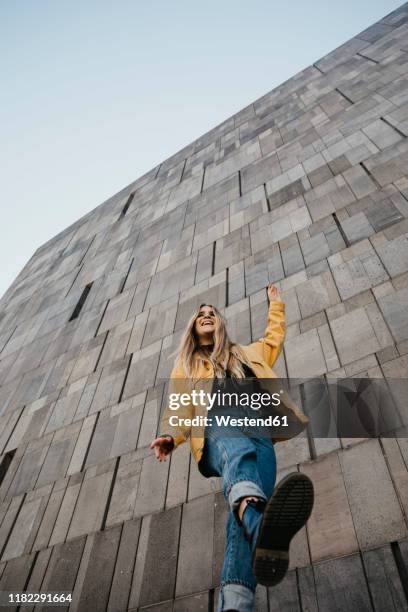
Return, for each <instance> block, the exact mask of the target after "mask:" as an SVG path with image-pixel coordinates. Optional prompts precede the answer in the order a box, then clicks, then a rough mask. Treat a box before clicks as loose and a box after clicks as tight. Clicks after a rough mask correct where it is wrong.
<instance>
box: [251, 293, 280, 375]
mask: <svg viewBox="0 0 408 612" xmlns="http://www.w3.org/2000/svg"><path fill="white" fill-rule="evenodd" d="M268 299H269V309H268V323H267V326H266V329H265V334H264V336H263V337H262V338H260V339H259V340H257V341H256V342H253V343H252V344H251V345H250V346H251V347H252V348H253V349H255V350H256V351H257V353H258V354H259V355H260V356H261V357H262V359H264V360H265V361H266V363H267V364H268V365H269V366H270V367H272V366H273V364H274V363H275V361H276V360H277V358H278V357H279V354H280V352H281V350H282V347H283V342H284V340H285V334H286V323H285V304H284V302H282V300H281V296H280V292H279V289H278V287H276V285H273V284H270V285H269V286H268Z"/></svg>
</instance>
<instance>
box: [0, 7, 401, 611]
mask: <svg viewBox="0 0 408 612" xmlns="http://www.w3.org/2000/svg"><path fill="white" fill-rule="evenodd" d="M407 136H408V3H407V4H405V5H403V6H402V7H401V8H400V9H398V10H396V11H394V12H393V13H391V14H390V15H387V16H386V17H384V19H382V20H380V21H379V22H378V23H376V24H374V25H372V26H371V27H369V28H368V29H367V30H365V31H364V32H361V33H360V34H358V35H357V36H355V37H354V38H353V39H351V40H350V41H348V42H347V43H345V44H344V45H342V46H341V47H339V48H338V49H336V50H335V51H333V52H332V53H330V54H329V55H327V56H325V57H323V58H322V59H320V60H319V61H317V62H316V63H315V64H313V66H309V67H307V68H305V70H303V71H302V72H300V73H299V74H297V75H295V76H294V77H293V78H291V79H290V80H288V81H286V82H285V83H283V84H282V85H280V86H279V87H277V88H275V89H274V90H272V91H271V92H269V93H268V94H266V95H265V96H264V97H262V98H260V99H259V100H257V101H255V102H254V103H253V104H250V105H249V106H248V107H246V108H244V109H243V110H242V111H240V112H239V113H237V114H236V115H234V116H232V117H230V118H229V119H227V120H226V121H225V122H224V123H222V124H221V125H219V126H217V127H216V128H214V129H213V130H212V131H210V132H208V133H207V134H204V135H203V136H202V137H201V138H198V139H197V140H196V141H195V142H193V143H192V144H191V145H189V146H187V147H185V149H183V150H182V151H180V152H178V153H177V154H175V155H174V156H173V157H171V158H169V159H167V160H166V161H164V162H163V163H161V164H159V165H158V166H157V167H155V168H153V170H151V171H150V172H149V173H147V174H146V175H144V176H142V177H141V178H139V179H138V180H136V181H135V182H134V183H132V184H131V185H129V186H128V187H126V188H125V189H123V190H122V191H121V192H120V193H119V194H117V195H116V196H114V197H112V198H111V199H109V200H108V201H106V202H104V203H103V204H102V205H101V206H99V207H98V208H96V209H95V210H93V211H92V212H90V213H89V214H88V215H86V216H85V217H83V218H82V219H80V220H79V221H77V222H76V223H75V224H73V225H72V226H70V227H68V228H67V229H66V230H65V231H64V232H62V233H60V234H59V235H57V236H56V237H55V238H52V239H51V240H50V241H49V242H47V243H46V244H44V245H43V246H42V247H41V248H39V249H38V251H37V252H36V253H35V254H34V255H33V257H32V258H31V259H30V261H29V262H28V263H27V265H26V266H25V268H24V269H23V270H22V272H21V273H20V274H19V276H18V277H17V279H16V280H15V282H14V283H13V285H12V286H11V287H10V289H9V290H8V291H7V293H6V294H5V296H4V297H3V298H2V300H1V302H0V307H1V313H0V351H1V353H0V385H1V386H0V398H1V402H0V415H1V416H0V452H1V453H2V457H1V460H2V463H1V485H0V503H1V505H0V555H1V556H0V559H1V561H0V590H10V589H16V590H24V589H26V590H29V591H30V590H31V591H39V590H43V591H44V590H48V591H50V590H55V591H57V590H73V592H74V603H73V604H72V606H71V609H72V610H81V611H82V610H84V611H85V610H86V611H88V610H105V609H108V610H110V611H116V612H120V611H125V610H133V611H135V610H140V611H142V610H150V612H170V611H173V612H192V611H196V610H205V611H207V610H210V611H211V610H212V609H213V606H214V603H215V601H216V599H217V587H218V583H219V573H220V566H221V562H222V557H223V545H224V541H223V539H224V521H225V516H226V506H225V503H224V501H223V498H222V494H221V493H220V483H219V481H218V480H217V479H212V480H206V479H204V478H202V477H201V476H200V474H199V473H198V471H197V468H196V465H195V464H194V462H193V460H192V459H191V457H190V453H189V448H188V445H184V446H182V447H180V448H179V449H178V450H177V451H176V452H175V453H174V455H173V456H172V458H171V461H170V462H165V463H158V462H156V460H155V459H154V456H153V455H152V452H151V451H150V450H149V448H148V445H149V443H150V441H151V439H152V438H153V437H154V436H155V434H156V431H157V423H158V417H159V413H160V410H161V409H162V397H163V382H162V379H163V378H164V377H166V376H168V374H169V372H170V369H171V367H172V358H171V356H170V355H171V353H172V351H174V350H175V348H176V346H177V343H178V341H179V338H180V334H181V331H182V329H183V327H184V325H185V323H186V320H187V318H188V317H189V315H190V313H191V311H192V309H193V308H194V307H195V306H196V305H197V304H198V303H200V302H201V301H202V300H206V301H211V302H212V303H215V304H217V305H218V306H219V307H220V308H221V309H222V310H223V312H224V313H225V316H226V318H227V320H228V324H229V329H230V330H231V334H232V336H233V337H234V338H235V339H236V340H237V341H239V342H241V343H249V342H251V341H252V340H256V339H257V338H258V337H260V336H261V335H262V333H263V331H264V327H265V322H266V312H267V295H266V290H265V287H266V285H267V283H268V282H276V283H278V284H279V286H280V288H281V290H282V291H283V298H284V300H285V302H286V304H287V322H288V332H287V339H286V343H285V347H284V351H283V353H282V354H281V356H280V358H279V361H278V363H277V366H276V371H277V373H278V374H279V375H281V376H288V375H289V376H297V377H316V376H323V375H330V376H339V377H345V376H348V377H351V376H368V377H375V378H378V377H382V376H384V375H386V376H402V377H406V376H407V375H408V240H407V236H408V138H407ZM276 450H277V454H278V462H279V478H280V477H282V476H283V475H284V474H286V473H287V472H289V471H293V470H300V471H302V472H304V473H307V474H308V475H310V476H311V478H312V479H313V482H314V484H315V489H316V505H315V509H314V512H313V514H312V517H311V519H310V521H309V523H308V526H307V529H303V530H302V531H301V532H300V533H299V534H298V535H297V537H296V539H295V541H294V543H293V548H292V556H291V570H290V572H289V573H288V575H287V577H286V578H285V580H284V581H283V582H282V583H281V584H280V585H279V586H278V587H276V588H274V589H269V592H268V590H267V589H265V588H262V587H261V588H258V591H257V598H258V602H257V610H258V611H261V612H267V611H268V610H269V611H270V612H277V611H278V610H279V611H280V610H294V611H295V610H298V611H299V612H300V610H302V611H306V610H307V611H317V610H320V612H322V611H327V612H329V611H330V612H333V611H337V610H339V611H349V610H359V611H362V610H373V609H374V610H381V611H383V610H387V611H388V610H398V611H399V610H408V604H407V593H408V579H407V576H408V574H407V569H406V566H405V563H407V564H408V539H407V538H408V533H407V512H408V473H407V468H406V465H407V462H408V442H407V440H406V439H371V440H349V439H329V440H327V439H326V440H323V439H313V437H312V436H311V434H310V432H308V433H307V434H305V435H303V436H300V437H298V438H296V439H294V440H292V441H290V442H285V443H281V444H278V445H277V446H276ZM10 609H11V608H10Z"/></svg>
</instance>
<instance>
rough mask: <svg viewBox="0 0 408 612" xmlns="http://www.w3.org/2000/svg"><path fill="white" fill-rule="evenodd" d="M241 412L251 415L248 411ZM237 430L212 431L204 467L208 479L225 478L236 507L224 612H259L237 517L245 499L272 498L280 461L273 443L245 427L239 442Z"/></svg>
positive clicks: (223, 586)
mask: <svg viewBox="0 0 408 612" xmlns="http://www.w3.org/2000/svg"><path fill="white" fill-rule="evenodd" d="M239 411H241V412H243V413H244V414H245V415H247V416H248V415H249V412H247V410H246V409H245V408H240V409H239ZM251 412H252V411H251ZM211 416H213V415H211ZM250 416H253V412H252V414H251V415H250ZM213 422H214V418H213ZM237 430H238V428H237V427H231V429H230V430H229V429H227V428H226V427H222V430H221V428H220V427H218V428H217V427H216V426H213V427H211V428H209V427H206V430H205V444H204V452H203V456H202V458H201V460H200V462H199V465H198V467H199V470H200V472H201V473H202V474H203V476H206V477H207V478H209V477H211V476H222V479H223V493H224V497H225V499H226V500H227V501H228V504H229V507H230V512H229V514H228V519H227V538H226V546H225V555H224V563H223V567H222V572H221V589H220V596H219V602H218V612H222V611H224V610H229V609H235V610H239V611H240V612H252V610H253V605H254V598H255V588H256V584H257V582H256V579H255V576H254V574H253V571H252V550H251V549H250V546H249V543H248V542H247V540H246V539H245V536H244V530H243V527H242V526H241V525H240V524H239V522H238V516H237V512H238V508H239V505H240V500H241V498H242V497H247V496H250V495H254V496H257V497H260V498H262V499H264V500H266V499H268V498H269V497H270V496H271V495H272V492H273V488H274V486H275V480H276V456H275V450H274V448H273V444H272V442H271V440H269V439H268V438H253V437H249V436H248V435H246V431H245V429H244V428H241V431H240V432H239V436H238V437H237ZM228 434H230V435H228Z"/></svg>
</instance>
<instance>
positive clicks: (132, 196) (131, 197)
mask: <svg viewBox="0 0 408 612" xmlns="http://www.w3.org/2000/svg"><path fill="white" fill-rule="evenodd" d="M134 197H135V194H134V193H131V194H130V196H129V197H128V199H127V200H126V204H125V205H124V207H123V208H122V212H121V213H120V217H119V218H120V219H122V217H124V216H125V215H126V213H127V211H128V210H129V206H130V205H131V203H132V202H133V198H134Z"/></svg>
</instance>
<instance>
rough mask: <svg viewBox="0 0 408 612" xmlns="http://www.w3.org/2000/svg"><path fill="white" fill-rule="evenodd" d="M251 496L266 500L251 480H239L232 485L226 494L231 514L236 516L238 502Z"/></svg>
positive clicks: (259, 488) (258, 487)
mask: <svg viewBox="0 0 408 612" xmlns="http://www.w3.org/2000/svg"><path fill="white" fill-rule="evenodd" d="M251 495H254V496H255V497H260V498H261V499H263V500H264V501H266V499H267V498H266V496H265V493H264V492H263V491H262V489H261V487H260V486H259V485H257V484H256V482H253V481H252V480H240V481H239V482H236V483H235V484H233V485H232V487H231V489H230V492H229V494H228V503H229V507H230V509H231V510H232V512H234V513H235V514H237V512H238V508H239V504H240V500H241V499H242V498H243V497H250V496H251Z"/></svg>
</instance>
